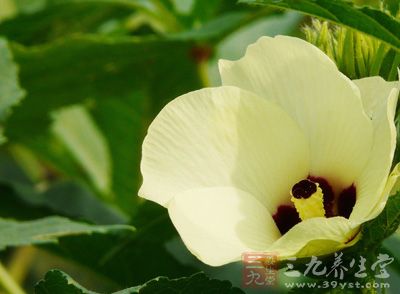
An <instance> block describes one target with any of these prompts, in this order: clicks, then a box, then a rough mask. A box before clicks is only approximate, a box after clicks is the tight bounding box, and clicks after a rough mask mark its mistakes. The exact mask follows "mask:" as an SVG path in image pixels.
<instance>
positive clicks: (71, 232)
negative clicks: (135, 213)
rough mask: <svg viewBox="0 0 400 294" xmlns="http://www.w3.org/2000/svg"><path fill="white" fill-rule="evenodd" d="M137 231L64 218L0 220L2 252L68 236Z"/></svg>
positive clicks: (125, 227) (120, 226)
mask: <svg viewBox="0 0 400 294" xmlns="http://www.w3.org/2000/svg"><path fill="white" fill-rule="evenodd" d="M134 232H135V229H134V228H133V227H130V226H125V225H113V226H95V225H89V224H85V223H78V222H74V221H71V220H69V219H66V218H62V217H48V218H43V219H38V220H33V221H25V222H18V221H14V220H5V219H0V250H4V249H6V248H7V247H16V246H24V245H39V244H48V243H56V242H57V241H58V239H59V238H61V237H66V236H76V235H88V234H93V233H98V234H115V233H124V234H130V235H133V234H134Z"/></svg>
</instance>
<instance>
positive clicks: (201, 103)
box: [139, 87, 309, 213]
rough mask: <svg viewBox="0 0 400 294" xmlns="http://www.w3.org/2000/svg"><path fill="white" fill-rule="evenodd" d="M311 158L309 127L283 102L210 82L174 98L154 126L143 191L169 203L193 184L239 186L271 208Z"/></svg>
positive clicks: (302, 174) (147, 146)
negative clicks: (305, 131) (305, 128)
mask: <svg viewBox="0 0 400 294" xmlns="http://www.w3.org/2000/svg"><path fill="white" fill-rule="evenodd" d="M308 162H309V154H308V146H307V143H306V141H305V137H304V135H303V134H302V133H301V131H300V129H299V127H298V126H297V125H296V123H295V122H294V121H293V120H292V119H291V118H290V117H289V116H288V115H287V114H286V113H285V112H284V111H283V110H282V109H280V108H279V107H278V106H276V105H274V104H273V103H272V102H270V101H267V100H265V99H262V98H259V97H257V96H255V95H254V94H252V93H250V92H247V91H243V90H241V89H239V88H236V87H219V88H207V89H202V90H199V91H195V92H191V93H188V94H186V95H183V96H181V97H179V98H177V99H175V100H174V101H173V102H171V103H170V104H168V105H167V106H166V107H165V108H164V109H163V110H162V111H161V113H160V114H159V115H158V116H157V118H156V119H155V120H154V122H153V123H152V125H151V126H150V128H149V131H148V135H147V137H146V139H145V141H144V144H143V154H142V163H141V170H142V173H143V178H144V183H143V186H142V187H141V189H140V192H139V195H140V196H142V197H145V198H147V199H150V200H152V201H155V202H158V203H160V204H161V205H164V206H166V205H167V204H168V201H170V199H172V198H173V197H174V196H175V195H177V194H179V193H181V192H183V191H185V190H188V189H194V188H205V187H215V186H234V187H237V188H239V189H241V190H244V191H247V192H249V193H251V194H252V195H254V196H255V197H256V198H257V199H258V200H259V201H261V202H262V203H263V204H264V205H265V206H266V207H267V208H269V209H270V212H271V213H273V212H274V211H275V209H276V206H277V205H278V204H281V203H282V202H285V201H289V199H290V194H289V191H290V189H291V187H292V185H293V184H295V183H296V182H297V181H299V180H300V179H303V178H304V177H306V176H307V174H308V170H309V167H308Z"/></svg>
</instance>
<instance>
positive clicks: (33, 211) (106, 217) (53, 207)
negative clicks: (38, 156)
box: [0, 152, 128, 225]
mask: <svg viewBox="0 0 400 294" xmlns="http://www.w3.org/2000/svg"><path fill="white" fill-rule="evenodd" d="M36 185H37V184H35V183H34V182H33V181H32V180H31V179H30V178H29V177H28V176H27V175H26V174H25V173H24V171H23V170H22V169H21V168H20V167H19V166H18V165H17V163H16V162H15V160H14V159H13V158H12V157H11V156H8V155H7V154H4V152H0V201H1V204H2V205H1V206H0V217H3V218H14V219H18V220H30V219H35V218H39V217H45V216H49V215H54V214H58V215H62V216H65V217H69V218H75V219H80V220H84V221H88V222H91V223H94V224H102V225H103V224H124V223H127V221H128V220H127V219H126V217H125V216H124V215H122V214H121V212H120V211H117V210H116V209H115V208H113V207H110V206H108V205H106V203H104V202H103V201H101V200H100V199H98V198H97V197H96V196H95V195H94V194H93V192H91V190H90V189H89V188H88V187H86V186H85V185H83V184H81V183H77V182H73V181H61V182H55V183H52V184H49V185H48V187H46V188H45V189H44V190H43V188H42V190H41V191H38V189H37V188H36V187H35V186H36ZM39 185H40V184H39ZM42 185H43V183H42Z"/></svg>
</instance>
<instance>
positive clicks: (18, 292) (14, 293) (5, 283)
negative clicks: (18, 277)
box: [0, 262, 25, 294]
mask: <svg viewBox="0 0 400 294" xmlns="http://www.w3.org/2000/svg"><path fill="white" fill-rule="evenodd" d="M0 286H2V287H3V288H4V290H5V291H6V292H7V293H9V294H25V292H24V290H22V289H21V287H20V286H19V285H18V284H17V283H16V282H15V281H14V280H13V278H12V277H11V276H10V274H9V273H8V271H7V270H6V268H5V267H4V266H3V264H2V263H1V262H0Z"/></svg>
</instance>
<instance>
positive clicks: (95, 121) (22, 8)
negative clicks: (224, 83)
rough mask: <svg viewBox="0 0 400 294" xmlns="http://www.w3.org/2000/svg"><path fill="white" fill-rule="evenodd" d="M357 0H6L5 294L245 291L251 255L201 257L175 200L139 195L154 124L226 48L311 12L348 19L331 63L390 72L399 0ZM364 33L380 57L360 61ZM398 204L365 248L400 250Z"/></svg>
mask: <svg viewBox="0 0 400 294" xmlns="http://www.w3.org/2000/svg"><path fill="white" fill-rule="evenodd" d="M354 2H355V3H351V2H348V1H327V0H287V1H286V0H282V1H268V0H242V1H240V3H236V1H232V0H221V1H205V0H114V1H113V0H0V131H1V132H0V134H1V143H2V145H1V147H0V250H1V252H0V260H1V261H2V264H3V265H2V266H1V267H0V293H2V292H1V291H4V293H23V291H26V292H27V293H33V291H36V293H94V292H91V291H96V293H112V292H116V291H120V290H121V289H126V290H123V291H121V292H118V293H120V294H122V293H242V290H240V289H239V287H240V286H241V266H240V264H233V265H228V266H224V267H221V268H210V267H207V266H205V265H204V264H201V263H200V262H198V261H197V260H196V259H195V258H194V257H192V256H191V255H190V253H189V252H188V251H187V249H186V248H185V247H184V245H183V244H182V242H181V241H180V238H179V236H178V235H177V232H176V231H175V229H174V228H173V226H172V224H171V222H170V221H169V218H168V215H167V212H166V210H165V209H163V208H161V207H159V206H158V205H156V204H153V203H150V202H146V201H144V200H143V199H140V198H139V197H138V196H137V191H138V188H139V185H140V183H141V177H140V173H139V163H140V155H141V144H142V141H143V138H144V136H145V133H146V130H147V127H148V125H149V123H150V122H151V121H152V119H153V118H154V117H155V115H156V114H157V113H158V112H159V111H160V110H161V109H162V107H163V106H164V105H165V104H166V103H168V102H169V101H171V100H172V99H174V98H175V97H177V96H179V95H181V94H184V93H186V92H189V91H192V90H195V89H199V88H202V87H206V86H215V85H219V83H220V81H219V77H218V72H217V67H216V63H217V60H218V59H219V58H226V59H235V58H238V57H240V56H241V55H243V53H244V50H245V48H246V46H247V45H248V44H250V43H252V42H254V41H255V40H257V39H258V38H259V37H260V36H262V35H269V36H274V35H277V34H287V35H294V36H299V37H303V38H305V35H304V34H303V33H302V28H303V27H304V26H305V25H309V24H310V16H314V17H319V18H321V19H324V20H329V21H330V22H331V23H334V24H336V25H343V26H344V27H346V30H347V31H346V38H347V39H344V40H345V41H344V42H345V43H343V44H348V42H351V43H350V44H353V45H351V46H347V47H346V46H345V47H343V48H342V47H340V46H339V47H335V48H342V49H341V50H343V52H342V54H344V55H346V56H350V57H348V58H346V59H345V60H338V59H337V60H335V61H336V62H337V63H338V66H339V68H340V69H341V70H342V71H344V73H345V74H347V75H348V76H349V77H351V78H354V77H361V75H362V73H363V74H364V75H363V76H367V75H369V74H370V73H371V72H372V71H371V72H370V71H367V70H365V69H366V68H367V69H368V68H369V67H368V66H371V68H373V69H375V71H374V73H375V74H380V75H382V76H383V77H384V78H386V79H391V80H393V79H395V78H396V76H395V75H394V74H393V70H394V69H396V68H397V66H398V65H399V63H400V53H399V51H400V25H399V21H398V18H397V19H396V16H397V17H398V15H399V1H398V0H392V1H382V2H380V1H354ZM353 4H354V5H353ZM364 4H368V5H367V6H364ZM309 32H310V31H309ZM349 32H350V33H349ZM314 33H315V32H314ZM360 33H363V34H364V35H363V36H364V37H365V38H374V39H373V42H375V43H374V44H376V48H375V47H374V48H375V49H374V50H375V51H374V50H372V51H371V52H369V53H368V54H372V55H373V56H376V55H374V54H378V53H379V54H380V55H379V58H375V59H373V58H372V59H371V58H369V59H368V58H365V59H362V61H360V55H357V54H358V53H359V52H360V51H357V48H358V47H357V44H358V43H357V42H358V41H357V40H358V39H357V38H359V37H357V36H359V35H358V34H360ZM315 36H316V35H312V34H309V35H308V39H309V40H310V41H312V42H313V43H315V44H316V45H317V46H319V47H320V48H321V49H323V50H325V51H327V53H329V50H328V49H329V48H328V47H329V46H326V44H327V43H326V42H327V41H326V40H325V39H321V38H320V37H319V35H318V37H317V38H315ZM367 36H368V37H367ZM364 37H362V38H364ZM313 38H314V39H313ZM353 38H354V39H353ZM331 49H332V48H331ZM332 50H333V49H332ZM379 50H380V51H379ZM372 55H371V56H372ZM330 56H331V57H332V58H335V57H336V56H337V54H336V55H335V54H331V55H330ZM361 57H365V55H362V56H361ZM371 60H372V61H371ZM369 62H371V64H369ZM362 69H364V70H363V71H362ZM393 199H394V200H393V205H392V206H391V208H390V209H391V210H387V211H385V214H384V215H383V216H381V217H380V219H378V220H377V221H375V222H373V223H370V224H368V226H367V229H366V230H367V231H366V232H373V231H374V230H379V231H380V232H381V237H379V238H378V239H377V238H375V239H374V238H370V237H369V235H368V234H367V233H366V234H365V236H366V238H365V239H364V240H363V241H362V242H360V244H361V245H360V246H367V245H368V246H369V245H371V244H373V246H372V247H373V248H374V249H376V250H377V251H379V250H384V251H385V252H390V253H391V254H392V255H395V256H398V253H396V249H397V248H398V246H399V245H400V237H399V235H397V233H396V234H395V235H393V236H392V237H391V238H390V239H387V240H386V241H385V242H384V246H383V247H381V242H382V240H383V239H384V238H386V237H387V236H389V235H390V234H392V233H393V231H395V230H396V229H397V226H398V220H399V216H398V213H397V211H398V210H395V211H394V210H393V207H395V208H396V207H400V206H399V203H400V200H399V197H396V198H393ZM365 244H367V245H365ZM368 246H367V247H368ZM359 248H361V247H359ZM396 254H397V255H396ZM399 260H400V259H397V260H396V262H395V263H394V265H393V266H392V271H391V273H392V280H391V283H392V287H396V285H400V284H399V280H400V278H399V276H397V274H396V273H397V272H399V270H400V266H399ZM55 268H57V269H60V270H62V271H64V272H67V273H68V274H66V273H64V272H62V271H56V270H53V271H50V270H52V269H55ZM2 270H7V271H2ZM200 271H203V272H205V273H206V275H207V276H208V277H207V276H206V275H204V274H198V272H200ZM46 272H48V273H47V274H46ZM45 274H46V275H45ZM160 276H164V277H161V278H158V277H160ZM71 277H72V278H71ZM7 279H8V282H10V281H11V282H10V283H8V282H7ZM41 279H43V280H41ZM39 280H41V281H40V283H38V284H37V286H36V287H34V285H35V284H36V283H37V282H38V281H39ZM222 280H230V282H227V281H222ZM14 282H15V283H14ZM18 284H19V285H20V286H17V285H18ZM232 284H233V286H235V287H237V288H233V286H232ZM1 289H3V290H1ZM87 289H90V290H87ZM243 290H245V291H246V292H248V293H252V292H251V291H250V290H248V289H243ZM268 291H269V292H279V293H281V292H285V291H287V289H284V288H279V287H278V288H276V289H269V290H268ZM393 293H395V292H393Z"/></svg>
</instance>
